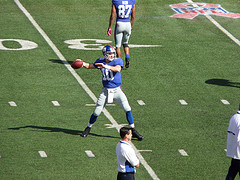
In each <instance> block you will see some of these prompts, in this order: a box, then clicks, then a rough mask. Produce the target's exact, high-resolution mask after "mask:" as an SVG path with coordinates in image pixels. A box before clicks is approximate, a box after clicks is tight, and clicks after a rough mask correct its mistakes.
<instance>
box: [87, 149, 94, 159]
mask: <svg viewBox="0 0 240 180" xmlns="http://www.w3.org/2000/svg"><path fill="white" fill-rule="evenodd" d="M85 153H86V154H87V156H88V157H91V158H92V157H95V155H94V154H93V153H92V151H90V150H87V151H85Z"/></svg>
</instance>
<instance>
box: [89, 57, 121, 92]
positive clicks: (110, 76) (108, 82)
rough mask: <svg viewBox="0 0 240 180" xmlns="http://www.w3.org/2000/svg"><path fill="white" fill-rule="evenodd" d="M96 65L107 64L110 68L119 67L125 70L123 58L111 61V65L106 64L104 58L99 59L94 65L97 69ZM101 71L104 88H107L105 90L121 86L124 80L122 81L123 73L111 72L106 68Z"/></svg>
mask: <svg viewBox="0 0 240 180" xmlns="http://www.w3.org/2000/svg"><path fill="white" fill-rule="evenodd" d="M96 63H103V64H107V65H109V66H117V65H119V66H121V67H122V68H123V60H122V59H121V58H116V59H114V60H112V61H110V62H109V63H106V62H105V59H104V58H99V59H97V60H96V61H95V63H94V64H93V65H94V66H95V67H96V68H97V66H96V65H95V64H96ZM101 71H102V84H103V87H105V88H116V87H119V86H120V85H121V83H122V80H121V73H120V72H114V71H111V70H109V69H105V68H102V69H101Z"/></svg>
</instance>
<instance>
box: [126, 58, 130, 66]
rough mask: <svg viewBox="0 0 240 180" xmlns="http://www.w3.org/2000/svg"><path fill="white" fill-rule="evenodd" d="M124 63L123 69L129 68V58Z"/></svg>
mask: <svg viewBox="0 0 240 180" xmlns="http://www.w3.org/2000/svg"><path fill="white" fill-rule="evenodd" d="M125 62H126V64H125V67H126V68H129V66H130V58H125Z"/></svg>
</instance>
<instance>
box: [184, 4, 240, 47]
mask: <svg viewBox="0 0 240 180" xmlns="http://www.w3.org/2000/svg"><path fill="white" fill-rule="evenodd" d="M187 2H189V3H194V2H193V1H192V0H187ZM193 6H194V7H199V6H198V5H197V4H193ZM204 16H206V18H208V20H209V21H211V22H212V23H213V24H214V25H215V26H217V28H218V29H220V30H221V31H222V32H223V33H224V34H226V35H227V36H228V37H229V38H230V39H232V40H233V41H234V42H235V43H236V44H237V45H238V46H240V41H239V40H238V39H237V38H235V37H234V36H233V35H232V34H231V33H229V32H228V31H227V30H226V29H224V28H223V27H222V26H221V25H220V24H219V23H218V22H217V21H216V20H215V19H213V18H212V17H211V16H210V15H208V14H204Z"/></svg>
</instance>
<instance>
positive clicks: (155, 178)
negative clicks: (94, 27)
mask: <svg viewBox="0 0 240 180" xmlns="http://www.w3.org/2000/svg"><path fill="white" fill-rule="evenodd" d="M14 2H15V3H16V4H17V6H18V7H19V8H20V9H21V11H22V12H23V13H24V14H25V15H26V17H27V18H28V19H29V21H30V22H31V23H32V24H33V26H34V27H35V28H36V29H37V30H38V32H39V33H40V34H41V35H42V36H43V38H44V39H45V40H46V42H47V43H48V44H49V46H50V47H51V48H52V49H53V51H54V52H55V53H56V55H57V56H58V57H59V59H60V60H61V61H62V62H63V64H64V65H65V67H66V68H67V69H68V70H69V71H70V72H71V74H72V75H73V76H74V77H75V79H76V80H77V81H78V83H79V84H80V85H81V86H82V88H83V89H84V90H85V91H86V93H87V94H88V95H89V96H90V97H91V98H92V100H93V101H94V102H97V98H96V96H95V95H94V94H93V92H92V91H91V90H90V89H89V88H88V86H87V85H86V84H85V82H84V81H83V80H82V78H81V77H80V76H79V75H78V74H77V73H76V72H75V70H74V69H73V68H72V67H71V65H70V64H69V63H68V62H67V61H66V59H65V58H64V56H63V55H62V53H61V52H60V51H59V50H58V48H57V47H56V46H55V44H54V43H53V42H52V41H51V39H50V38H49V37H48V36H47V34H46V33H45V32H44V31H43V30H42V28H41V27H40V26H39V25H38V24H37V22H36V21H35V20H34V19H33V17H32V16H31V14H30V13H29V12H28V11H27V10H26V9H25V8H24V7H23V5H22V4H21V3H20V1H19V0H14ZM103 113H104V115H105V116H106V117H107V118H108V119H109V120H110V121H111V123H112V124H113V125H114V126H115V127H116V129H117V130H118V131H119V129H120V128H121V126H120V125H118V123H117V122H116V121H115V119H114V118H113V117H112V115H111V114H110V113H109V112H108V110H107V109H106V108H104V109H103ZM132 146H133V148H134V149H135V151H136V153H137V155H138V157H139V159H140V162H141V163H142V165H143V166H144V167H145V169H146V170H147V171H148V173H149V175H150V176H151V177H152V178H153V179H154V180H159V178H158V176H157V175H156V174H155V172H154V171H153V170H152V168H151V167H150V166H149V165H148V163H147V162H146V161H145V159H144V158H143V157H142V155H141V154H140V153H139V152H138V150H137V148H136V147H135V146H134V145H133V144H132Z"/></svg>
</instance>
